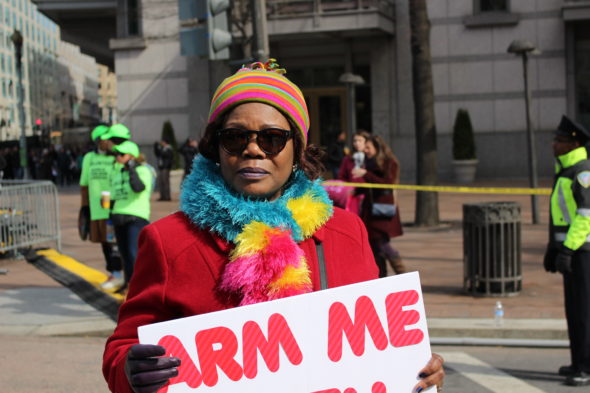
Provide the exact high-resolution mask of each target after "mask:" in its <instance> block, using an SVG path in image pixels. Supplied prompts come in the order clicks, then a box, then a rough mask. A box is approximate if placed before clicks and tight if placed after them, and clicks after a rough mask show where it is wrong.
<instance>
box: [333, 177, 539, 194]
mask: <svg viewBox="0 0 590 393" xmlns="http://www.w3.org/2000/svg"><path fill="white" fill-rule="evenodd" d="M324 185H325V186H348V187H358V188H384V189H390V190H413V191H433V192H461V193H471V194H516V195H551V189H550V188H519V187H514V188H512V187H451V186H418V185H407V184H375V183H347V182H335V181H330V180H327V181H325V182H324Z"/></svg>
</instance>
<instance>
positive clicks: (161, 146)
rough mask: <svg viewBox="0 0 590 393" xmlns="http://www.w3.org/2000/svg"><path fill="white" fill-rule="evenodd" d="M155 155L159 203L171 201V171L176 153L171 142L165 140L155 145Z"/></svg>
mask: <svg viewBox="0 0 590 393" xmlns="http://www.w3.org/2000/svg"><path fill="white" fill-rule="evenodd" d="M154 153H155V155H156V157H157V158H158V189H159V190H160V198H159V199H158V200H159V201H170V200H171V199H172V198H171V196H170V170H171V169H172V163H173V161H174V152H173V151H172V146H170V142H169V141H167V140H165V139H163V140H161V141H159V142H156V143H155V144H154Z"/></svg>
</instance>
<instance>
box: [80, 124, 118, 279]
mask: <svg viewBox="0 0 590 393" xmlns="http://www.w3.org/2000/svg"><path fill="white" fill-rule="evenodd" d="M108 131H109V127H107V126H105V125H99V126H97V127H96V128H94V129H93V130H92V133H91V135H90V136H91V138H92V140H93V141H94V142H95V143H96V149H95V150H94V151H91V152H88V153H86V155H84V159H83V160H82V172H81V174H80V194H81V197H82V209H81V210H82V214H87V212H88V211H89V215H90V237H89V239H90V241H91V242H94V243H100V244H101V247H102V252H103V254H104V258H105V261H106V270H107V271H108V272H109V278H108V279H107V281H105V282H104V283H103V284H102V285H101V287H102V288H103V289H105V290H116V289H118V288H119V287H121V286H122V285H123V284H124V280H123V272H122V263H121V257H120V255H119V252H118V251H117V249H116V245H115V244H114V242H113V241H107V229H108V226H107V221H108V218H109V214H110V211H109V208H108V206H107V207H103V206H102V205H101V193H102V192H103V191H109V190H110V185H111V174H112V171H113V164H114V162H115V157H114V156H113V155H112V154H109V151H110V146H111V142H109V140H107V139H102V138H101V137H102V136H104V135H105V134H107V133H108Z"/></svg>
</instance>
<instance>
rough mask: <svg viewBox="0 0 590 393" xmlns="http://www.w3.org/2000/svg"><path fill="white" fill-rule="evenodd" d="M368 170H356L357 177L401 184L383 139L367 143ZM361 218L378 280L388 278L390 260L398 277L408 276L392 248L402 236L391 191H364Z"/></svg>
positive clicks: (366, 180)
mask: <svg viewBox="0 0 590 393" xmlns="http://www.w3.org/2000/svg"><path fill="white" fill-rule="evenodd" d="M365 155H366V159H365V168H364V169H363V168H360V169H354V170H353V171H352V173H353V175H354V176H362V178H363V180H364V181H365V182H367V183H380V184H396V183H399V173H400V168H399V161H398V160H397V158H396V157H395V155H394V154H393V153H392V151H391V149H390V148H389V146H387V144H385V142H384V141H383V139H382V138H381V137H379V136H377V135H373V136H371V137H370V138H369V139H368V140H367V142H366V143H365ZM362 193H363V194H364V195H365V198H364V201H363V206H362V209H361V218H362V219H363V222H364V223H365V226H366V227H367V232H368V233H369V241H370V243H371V247H372V249H373V252H374V255H375V260H376V262H377V266H378V267H379V277H385V276H386V275H387V270H386V267H385V259H387V260H388V261H389V263H390V265H391V267H392V268H393V270H394V271H395V273H396V274H400V273H405V272H406V267H405V265H404V264H403V262H402V260H401V257H400V255H399V252H398V251H397V250H396V249H395V248H393V247H392V246H391V239H392V238H394V237H397V236H401V235H402V234H403V230H402V224H401V220H400V214H399V207H398V206H397V205H396V203H395V197H394V193H393V191H392V190H384V189H379V188H365V189H363V190H362Z"/></svg>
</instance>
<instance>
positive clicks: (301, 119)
mask: <svg viewBox="0 0 590 393" xmlns="http://www.w3.org/2000/svg"><path fill="white" fill-rule="evenodd" d="M285 73H286V71H285V70H284V69H282V68H279V65H278V64H277V63H276V60H275V59H270V60H269V61H267V62H266V63H261V62H257V63H252V64H250V65H249V66H247V67H245V66H242V68H241V69H240V70H238V71H237V72H236V73H235V74H234V75H232V76H230V77H228V78H226V79H225V80H224V81H223V82H221V84H220V85H219V87H217V90H216V91H215V94H214V95H213V99H212V100H211V109H210V110H209V120H208V124H211V123H213V122H214V121H215V120H217V119H218V118H219V117H220V116H222V115H223V114H224V113H227V112H228V111H230V110H231V109H233V108H235V107H236V106H238V105H240V104H244V103H247V102H261V103H264V104H268V105H271V106H273V107H275V108H276V109H278V110H279V111H280V112H281V113H283V115H285V116H286V117H287V118H288V119H290V120H291V121H292V122H293V123H294V124H295V125H296V126H297V129H298V131H299V132H300V133H301V137H302V139H303V143H304V144H307V132H308V131H309V114H308V112H307V105H306V104H305V98H304V97H303V93H301V90H299V88H298V87H297V86H296V85H295V84H294V83H293V82H291V81H290V80H289V79H287V78H286V77H285V76H284V75H283V74H285Z"/></svg>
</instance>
